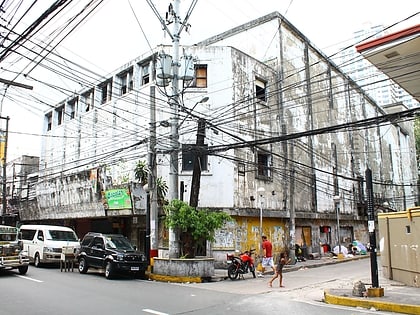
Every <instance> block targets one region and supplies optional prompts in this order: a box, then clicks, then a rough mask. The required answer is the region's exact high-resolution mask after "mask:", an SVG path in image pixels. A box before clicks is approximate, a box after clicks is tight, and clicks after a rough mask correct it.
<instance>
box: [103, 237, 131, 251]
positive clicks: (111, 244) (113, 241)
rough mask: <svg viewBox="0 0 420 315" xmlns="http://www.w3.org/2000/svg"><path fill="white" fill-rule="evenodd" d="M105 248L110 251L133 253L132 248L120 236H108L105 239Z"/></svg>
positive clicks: (126, 240)
mask: <svg viewBox="0 0 420 315" xmlns="http://www.w3.org/2000/svg"><path fill="white" fill-rule="evenodd" d="M106 247H107V248H112V249H119V250H125V251H133V250H134V248H133V246H132V245H131V243H130V242H129V241H128V239H126V238H125V237H121V236H108V237H107V238H106Z"/></svg>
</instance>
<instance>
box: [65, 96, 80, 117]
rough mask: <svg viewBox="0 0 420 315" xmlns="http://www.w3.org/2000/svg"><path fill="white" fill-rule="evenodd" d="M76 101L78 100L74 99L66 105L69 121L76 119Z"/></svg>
mask: <svg viewBox="0 0 420 315" xmlns="http://www.w3.org/2000/svg"><path fill="white" fill-rule="evenodd" d="M77 101H78V99H77V97H76V98H74V99H72V100H70V101H69V102H68V103H67V112H68V114H69V117H70V119H74V117H76V108H77V105H76V104H77Z"/></svg>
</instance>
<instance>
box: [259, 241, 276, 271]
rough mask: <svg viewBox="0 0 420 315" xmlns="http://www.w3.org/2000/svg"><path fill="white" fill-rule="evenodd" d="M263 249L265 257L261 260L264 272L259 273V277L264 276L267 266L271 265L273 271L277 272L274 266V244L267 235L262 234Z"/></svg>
mask: <svg viewBox="0 0 420 315" xmlns="http://www.w3.org/2000/svg"><path fill="white" fill-rule="evenodd" d="M262 249H263V259H262V262H261V266H262V273H261V274H259V275H258V276H259V277H262V276H263V275H264V271H265V268H268V267H271V269H273V272H274V273H276V270H275V268H274V261H273V245H272V244H271V242H270V241H269V240H268V239H267V236H265V235H263V236H262Z"/></svg>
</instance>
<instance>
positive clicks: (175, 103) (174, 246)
mask: <svg viewBox="0 0 420 315" xmlns="http://www.w3.org/2000/svg"><path fill="white" fill-rule="evenodd" d="M179 2H180V0H174V6H173V11H172V12H169V14H171V13H172V14H173V19H174V21H173V33H172V62H173V63H172V65H173V66H172V75H173V78H172V96H171V103H170V106H171V114H172V116H171V119H170V124H171V154H170V166H169V167H170V169H169V197H170V200H174V199H179V185H178V153H179V134H178V121H179V113H178V108H179V78H178V68H179V38H180V34H179V25H180V23H179ZM178 238H179V235H178V233H176V231H175V230H174V229H169V258H178V257H179V241H178Z"/></svg>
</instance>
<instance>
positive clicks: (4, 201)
mask: <svg viewBox="0 0 420 315" xmlns="http://www.w3.org/2000/svg"><path fill="white" fill-rule="evenodd" d="M0 119H5V120H6V132H2V133H3V135H2V137H1V139H0V144H1V146H2V150H1V151H2V153H3V156H2V157H1V159H2V163H3V194H2V209H1V213H0V217H1V223H2V224H4V223H5V222H4V215H5V214H6V209H7V199H6V197H7V192H6V190H7V185H6V181H7V178H6V161H7V159H6V158H7V140H8V135H9V119H10V118H9V116H7V117H1V116H0Z"/></svg>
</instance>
